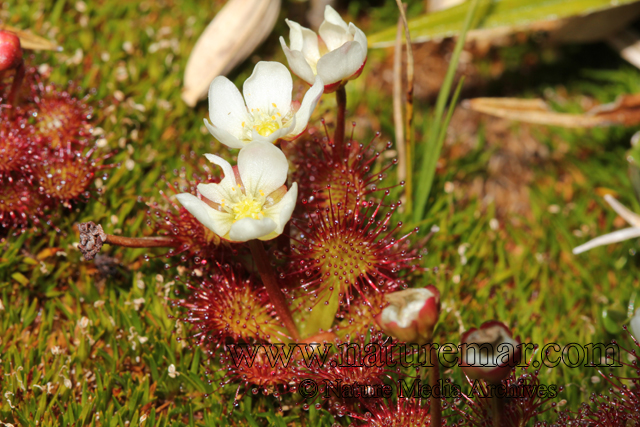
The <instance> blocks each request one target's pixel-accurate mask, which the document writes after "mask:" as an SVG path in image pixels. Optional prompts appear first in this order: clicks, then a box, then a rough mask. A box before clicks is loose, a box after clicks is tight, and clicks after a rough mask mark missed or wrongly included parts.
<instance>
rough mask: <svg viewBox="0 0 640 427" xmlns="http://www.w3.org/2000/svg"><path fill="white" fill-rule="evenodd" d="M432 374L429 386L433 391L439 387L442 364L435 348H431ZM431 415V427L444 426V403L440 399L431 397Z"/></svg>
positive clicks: (430, 374)
mask: <svg viewBox="0 0 640 427" xmlns="http://www.w3.org/2000/svg"><path fill="white" fill-rule="evenodd" d="M430 357H431V360H430V362H431V364H432V365H433V366H432V367H431V372H430V373H429V385H430V386H431V390H433V389H434V388H435V387H437V386H438V381H439V380H440V362H438V352H437V350H436V349H435V346H434V345H432V346H431V356H430ZM429 411H430V413H431V423H430V424H429V425H430V426H435V427H440V426H442V402H440V398H436V397H433V395H431V405H430V408H429Z"/></svg>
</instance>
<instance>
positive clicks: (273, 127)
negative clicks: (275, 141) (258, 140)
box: [253, 121, 280, 136]
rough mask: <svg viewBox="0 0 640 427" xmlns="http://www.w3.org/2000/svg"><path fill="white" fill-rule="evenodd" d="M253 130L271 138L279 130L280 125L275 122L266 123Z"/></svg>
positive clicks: (255, 126)
mask: <svg viewBox="0 0 640 427" xmlns="http://www.w3.org/2000/svg"><path fill="white" fill-rule="evenodd" d="M253 128H254V129H255V130H256V131H257V132H258V133H259V134H260V135H262V136H269V135H271V134H272V133H274V132H275V131H277V130H278V129H280V125H279V124H278V123H277V122H274V121H265V122H262V123H260V124H257V125H254V126H253Z"/></svg>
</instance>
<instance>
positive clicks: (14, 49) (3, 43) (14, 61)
mask: <svg viewBox="0 0 640 427" xmlns="http://www.w3.org/2000/svg"><path fill="white" fill-rule="evenodd" d="M21 61H22V48H21V47H20V39H19V38H18V36H16V35H15V34H13V33H12V32H9V31H2V30H0V71H4V70H10V69H12V68H16V67H17V66H18V65H19V64H20V62H21Z"/></svg>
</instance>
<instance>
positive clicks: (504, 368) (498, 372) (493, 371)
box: [460, 320, 521, 384]
mask: <svg viewBox="0 0 640 427" xmlns="http://www.w3.org/2000/svg"><path fill="white" fill-rule="evenodd" d="M520 350H521V349H520V338H519V337H518V338H513V334H512V333H511V330H509V328H508V327H507V326H506V325H505V324H504V323H502V322H498V321H496V320H492V321H489V322H485V323H483V324H482V325H481V326H480V328H479V329H476V328H472V329H469V330H468V331H467V332H465V333H464V334H463V335H462V346H461V353H462V354H461V357H460V361H461V363H460V367H461V368H462V370H463V371H464V373H465V374H467V376H469V378H472V379H484V380H486V381H488V382H490V383H492V384H498V383H500V382H501V381H502V380H503V379H505V378H506V377H507V376H508V375H509V372H511V370H512V369H513V368H514V367H515V366H516V365H518V363H520Z"/></svg>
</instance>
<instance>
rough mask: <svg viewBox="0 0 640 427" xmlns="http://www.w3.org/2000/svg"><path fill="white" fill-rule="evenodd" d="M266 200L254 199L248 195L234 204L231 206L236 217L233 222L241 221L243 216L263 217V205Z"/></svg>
mask: <svg viewBox="0 0 640 427" xmlns="http://www.w3.org/2000/svg"><path fill="white" fill-rule="evenodd" d="M263 205H264V200H261V201H258V200H254V199H253V197H246V198H244V199H242V200H240V201H239V202H238V203H236V204H234V206H233V207H232V208H231V211H232V213H233V216H234V219H233V222H236V221H240V220H241V219H243V218H253V219H262V218H263V217H264V212H262V206H263Z"/></svg>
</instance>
